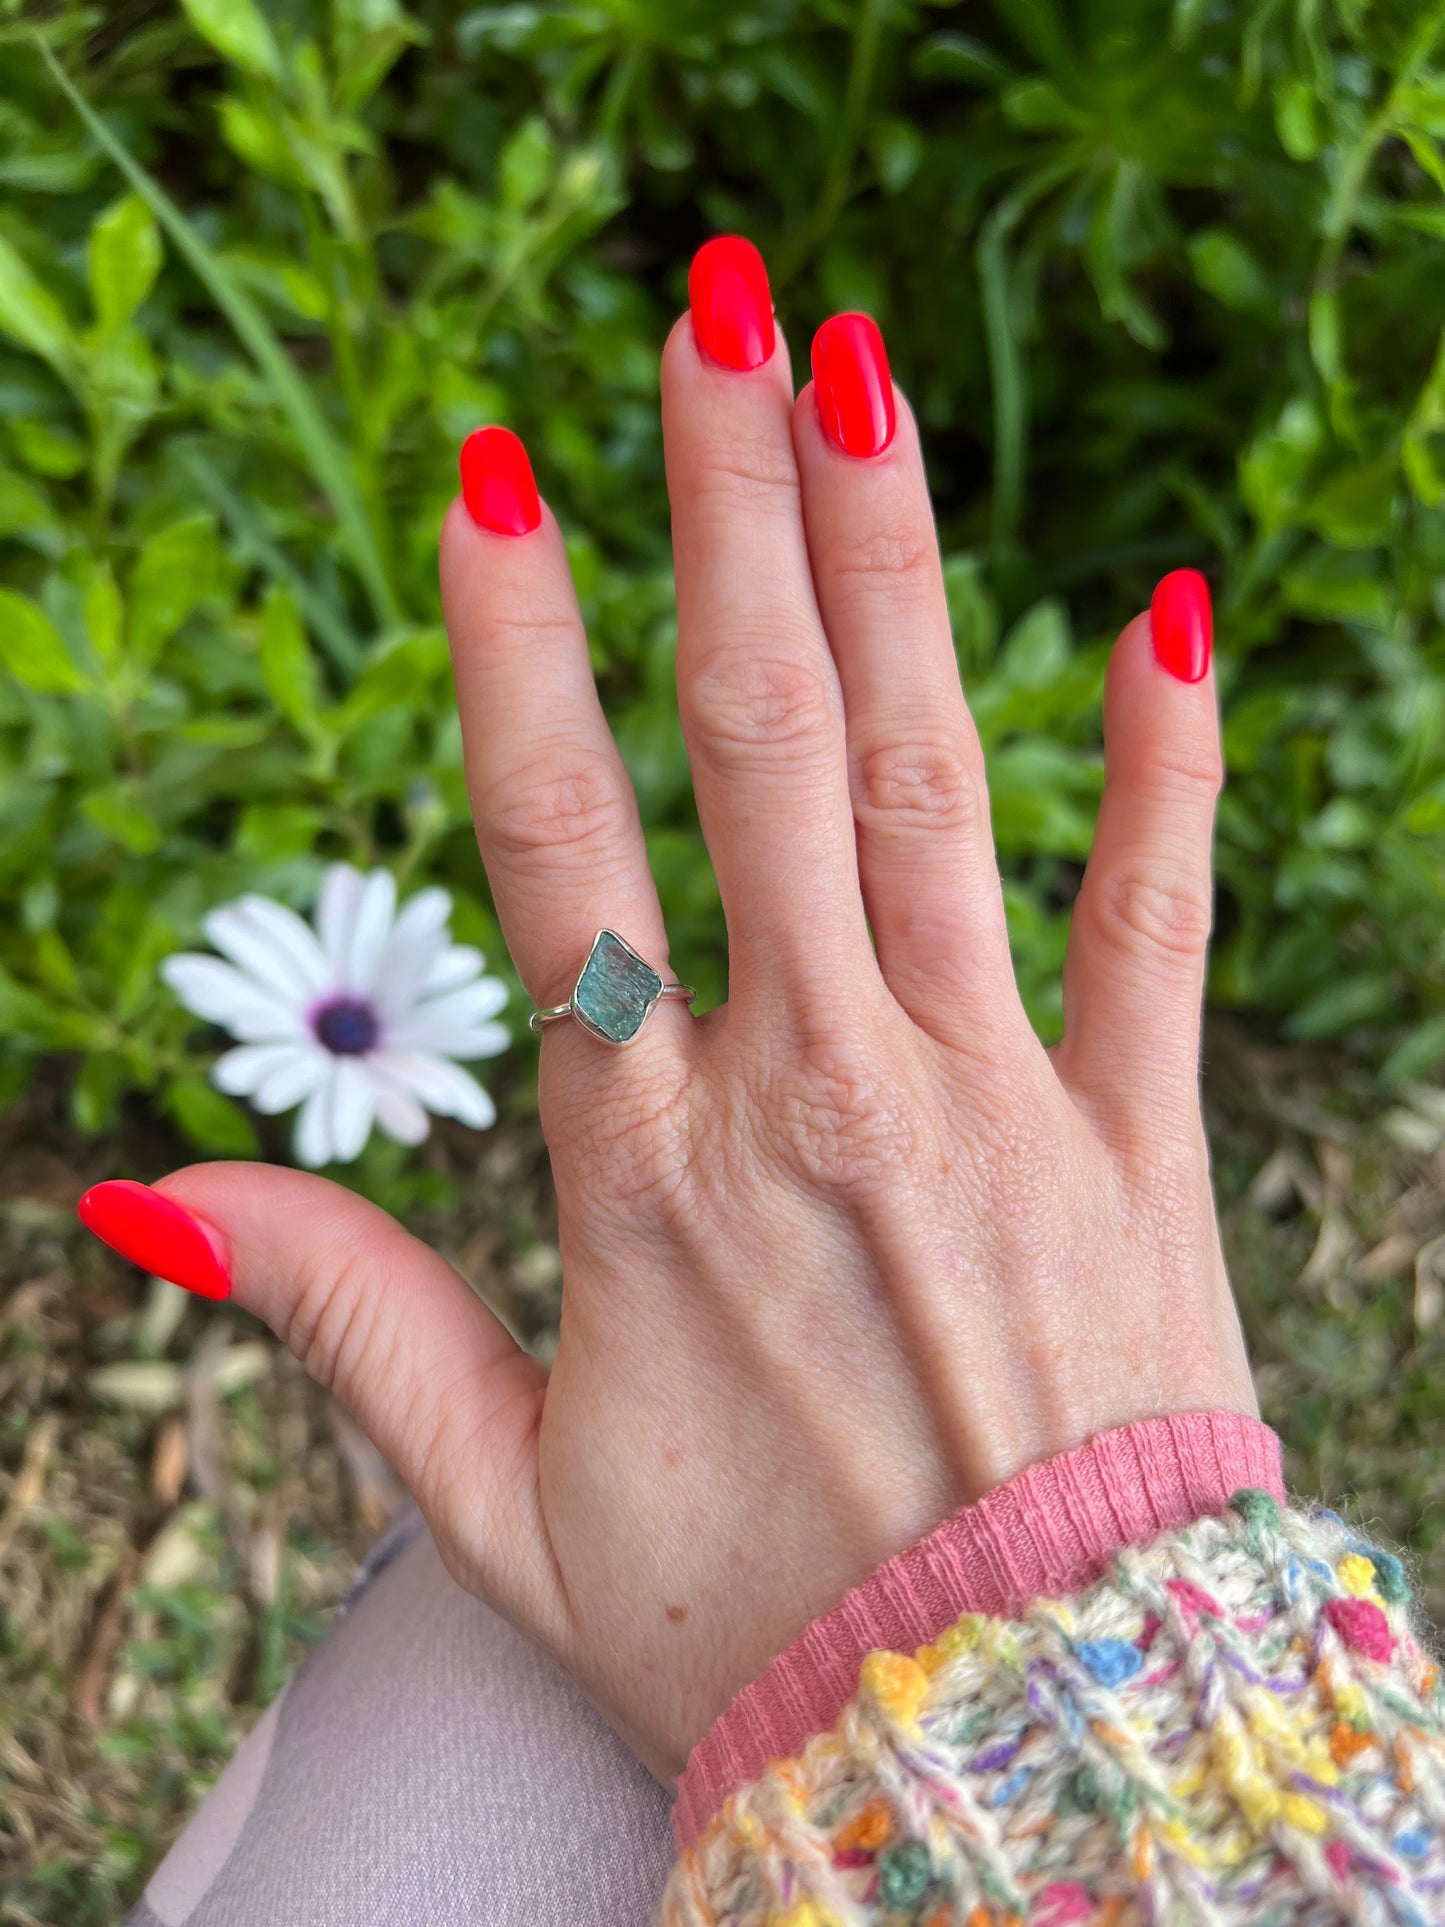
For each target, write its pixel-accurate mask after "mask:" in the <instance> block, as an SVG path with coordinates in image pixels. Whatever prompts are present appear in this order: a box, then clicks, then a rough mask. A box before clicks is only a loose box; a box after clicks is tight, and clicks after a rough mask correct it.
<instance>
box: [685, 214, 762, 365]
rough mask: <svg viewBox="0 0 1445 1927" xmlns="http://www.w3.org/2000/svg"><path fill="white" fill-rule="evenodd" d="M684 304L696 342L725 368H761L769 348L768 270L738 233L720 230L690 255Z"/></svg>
mask: <svg viewBox="0 0 1445 1927" xmlns="http://www.w3.org/2000/svg"><path fill="white" fill-rule="evenodd" d="M687 305H688V307H689V308H690V309H691V310H692V332H693V335H694V338H695V339H696V341H697V345H698V347H699V348H701V349H702V351H703V353H704V354H705V355H707V356H708V357H709V358H710V359H711V360H713V361H717V362H721V363H722V365H723V367H724V368H738V369H743V368H761V367H762V365H763V363H764V362H765V361H766V360H767V359H768V356H769V355H770V354H771V353H772V352H773V341H774V339H775V336H774V332H773V296H772V290H771V289H770V288H769V287H768V271H767V269H766V268H765V267H764V266H763V257H762V256H761V255H760V254H759V253H758V251H757V249H756V248H755V247H754V246H753V244H752V242H751V241H745V240H744V239H743V237H742V236H741V235H740V234H720V235H718V237H717V239H716V240H714V241H706V242H704V243H703V245H702V246H701V247H700V248H699V249H698V251H697V253H696V254H695V255H694V256H693V257H692V266H691V267H690V268H689V269H688V271H687Z"/></svg>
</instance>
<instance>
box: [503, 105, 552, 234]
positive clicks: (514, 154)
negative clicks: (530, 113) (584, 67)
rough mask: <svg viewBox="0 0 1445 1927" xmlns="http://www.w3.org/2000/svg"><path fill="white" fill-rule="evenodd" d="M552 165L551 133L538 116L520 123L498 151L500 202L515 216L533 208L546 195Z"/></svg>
mask: <svg viewBox="0 0 1445 1927" xmlns="http://www.w3.org/2000/svg"><path fill="white" fill-rule="evenodd" d="M554 165H555V149H554V145H553V141H552V132H551V129H550V128H549V127H548V125H547V123H546V121H544V120H543V119H542V118H541V116H540V115H537V116H534V117H533V119H531V120H524V121H523V122H522V125H521V126H520V127H519V128H518V129H517V131H516V133H515V134H513V135H512V137H511V139H510V140H509V141H508V142H507V144H506V146H505V147H504V148H503V149H502V157H501V161H500V163H499V164H498V174H499V176H500V182H501V192H502V200H503V202H504V204H505V205H506V206H507V207H509V208H514V209H515V210H517V212H519V213H520V212H522V211H524V210H525V209H527V208H529V207H532V206H534V205H535V204H536V203H537V202H538V201H539V200H541V198H542V196H543V195H544V194H545V193H546V191H547V183H548V182H549V181H550V180H551V178H552V169H553V166H554Z"/></svg>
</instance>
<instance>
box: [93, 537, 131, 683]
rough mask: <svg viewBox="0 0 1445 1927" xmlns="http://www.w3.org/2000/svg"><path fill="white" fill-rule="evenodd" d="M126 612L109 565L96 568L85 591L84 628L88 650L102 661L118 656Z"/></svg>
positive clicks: (111, 660)
mask: <svg viewBox="0 0 1445 1927" xmlns="http://www.w3.org/2000/svg"><path fill="white" fill-rule="evenodd" d="M124 623H125V609H124V607H123V605H122V603H121V599H120V590H119V589H118V588H117V587H116V581H115V576H114V575H113V574H112V572H111V567H110V564H109V563H108V562H103V563H101V564H100V566H99V567H98V568H96V569H95V570H94V571H93V572H92V574H91V578H90V582H89V585H88V586H87V588H86V591H85V628H86V634H87V635H88V636H89V637H90V642H91V647H92V648H93V649H94V650H95V653H96V654H97V655H98V656H99V657H100V659H101V661H102V662H113V661H114V660H115V658H116V657H117V656H118V655H119V654H120V646H121V636H122V632H123V629H124Z"/></svg>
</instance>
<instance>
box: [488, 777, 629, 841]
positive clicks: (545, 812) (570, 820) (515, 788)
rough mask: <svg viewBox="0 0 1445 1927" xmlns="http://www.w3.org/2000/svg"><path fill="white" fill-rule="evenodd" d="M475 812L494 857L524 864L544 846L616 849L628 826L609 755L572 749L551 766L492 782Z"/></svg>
mask: <svg viewBox="0 0 1445 1927" xmlns="http://www.w3.org/2000/svg"><path fill="white" fill-rule="evenodd" d="M476 816H477V820H478V822H479V823H480V824H481V825H482V827H483V834H484V836H485V838H486V841H487V843H488V844H489V845H490V847H491V849H492V851H493V852H494V854H495V855H497V856H499V857H501V858H502V859H503V860H504V861H512V862H526V861H527V860H528V859H529V858H532V857H534V856H536V855H537V854H538V853H539V852H541V851H543V850H552V851H555V850H568V849H576V848H578V847H579V846H586V847H587V848H588V849H589V850H592V851H598V850H605V849H608V848H615V847H616V846H617V845H618V844H620V843H621V842H622V841H623V840H624V839H625V838H626V836H627V834H628V832H629V831H630V829H631V827H632V802H631V798H630V797H629V796H628V794H627V792H626V790H625V789H624V787H623V784H622V782H621V780H620V777H619V774H618V771H617V769H616V767H615V766H614V764H613V762H612V759H611V758H610V757H607V756H603V755H597V754H593V755H587V754H584V753H580V752H575V751H574V752H572V753H571V754H569V756H568V758H567V760H566V762H565V763H558V764H557V765H556V766H555V767H553V768H552V769H550V770H543V771H541V772H528V773H527V774H526V775H523V776H520V777H518V778H516V779H514V780H505V781H498V782H496V783H494V784H493V785H492V786H491V787H490V789H489V790H488V791H487V792H486V793H485V794H484V795H483V796H482V797H480V798H479V799H478V800H477V805H476Z"/></svg>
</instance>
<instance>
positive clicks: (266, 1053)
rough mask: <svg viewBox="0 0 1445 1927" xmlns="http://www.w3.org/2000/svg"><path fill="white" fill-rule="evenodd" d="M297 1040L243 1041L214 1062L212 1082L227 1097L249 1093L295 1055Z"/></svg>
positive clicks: (245, 1095) (258, 1087)
mask: <svg viewBox="0 0 1445 1927" xmlns="http://www.w3.org/2000/svg"><path fill="white" fill-rule="evenodd" d="M299 1049H300V1046H299V1045H296V1044H242V1045H240V1046H239V1048H238V1049H236V1050H228V1051H226V1052H225V1053H224V1054H223V1055H222V1056H220V1057H218V1058H217V1059H216V1061H215V1063H214V1064H212V1066H211V1082H212V1083H213V1084H214V1085H215V1087H216V1089H217V1090H218V1091H224V1092H225V1093H226V1095H227V1096H228V1097H250V1095H251V1094H252V1092H253V1091H258V1090H260V1088H261V1086H262V1085H263V1084H264V1083H265V1081H266V1079H267V1078H268V1077H269V1076H270V1075H271V1073H272V1072H273V1071H276V1070H280V1069H281V1068H282V1067H283V1066H284V1065H286V1064H289V1063H291V1062H292V1061H293V1059H294V1058H295V1057H296V1055H297V1053H298V1051H299Z"/></svg>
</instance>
